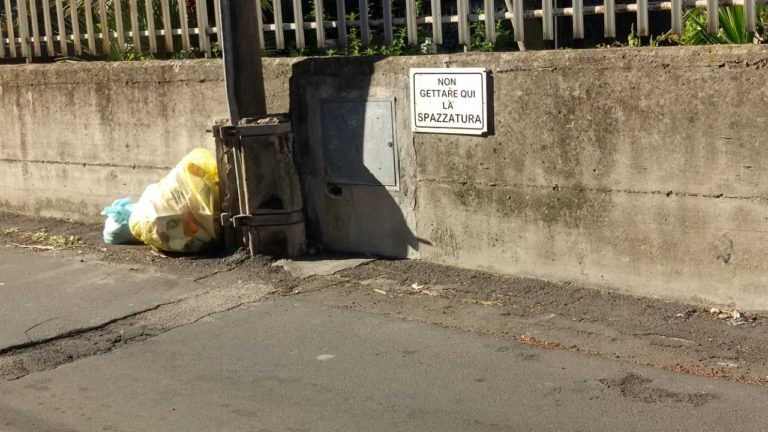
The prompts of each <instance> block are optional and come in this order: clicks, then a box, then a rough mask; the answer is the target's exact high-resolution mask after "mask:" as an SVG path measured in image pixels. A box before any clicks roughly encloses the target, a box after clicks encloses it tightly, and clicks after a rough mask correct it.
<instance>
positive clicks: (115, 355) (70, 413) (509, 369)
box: [0, 298, 768, 432]
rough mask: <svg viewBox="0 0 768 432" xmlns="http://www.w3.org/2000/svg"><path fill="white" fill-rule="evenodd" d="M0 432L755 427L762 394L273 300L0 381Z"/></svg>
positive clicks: (761, 426) (761, 417) (760, 419)
mask: <svg viewBox="0 0 768 432" xmlns="http://www.w3.org/2000/svg"><path fill="white" fill-rule="evenodd" d="M0 395H1V397H0V430H3V431H7V432H31V431H35V432H52V431H80V432H87V431H94V432H95V431H186V432H194V431H334V432H337V431H441V432H443V431H457V432H459V431H461V432H464V431H509V430H540V431H556V430H561V431H577V430H583V431H602V430H621V431H632V430H644V431H665V432H666V431H675V430H685V431H688V430H698V431H711V430H732V429H734V428H738V429H739V430H742V431H762V430H765V424H768V414H766V412H765V406H766V404H768V393H766V392H765V391H764V388H762V387H756V386H748V385H742V384H735V383H730V382H726V381H722V380H713V379H706V378H701V377H693V376H688V375H681V374H674V373H669V372H664V371H660V370H657V369H651V368H643V367H638V366H631V365H628V364H626V363H623V362H617V361H610V360H605V359H599V358H592V357H588V356H583V355H577V354H573V353H568V352H562V351H553V350H546V349H541V348H537V347H530V346H525V345H520V344H516V343H513V342H508V341H502V340H499V339H496V338H492V337H485V336H479V335H476V334H471V333H464V332H456V331H450V330H445V329H441V328H438V327H435V326H431V325H425V324H421V323H414V322H407V321H400V320H394V319H387V318H382V317H377V316H373V315H369V314H365V313H359V312H351V311H347V310H342V309H336V308H329V307H324V306H319V305H315V304H309V303H305V302H301V301H297V300H296V299H295V298H281V299H278V300H270V301H266V302H263V303H259V304H255V305H251V306H248V307H244V308H240V309H237V310H234V311H231V312H225V313H222V314H217V315H214V316H211V317H209V318H207V319H205V320H202V321H200V322H198V323H195V324H192V325H189V326H185V327H182V328H179V329H176V330H173V331H170V332H167V333H165V334H162V335H160V336H158V337H155V338H152V339H150V340H147V341H145V342H141V343H137V344H134V345H132V346H129V347H126V348H122V349H118V350H116V351H113V352H111V353H109V354H106V355H101V356H94V357H91V358H88V359H85V360H82V361H78V362H75V363H72V364H69V365H66V366H63V367H61V368H58V369H55V370H52V371H48V372H44V373H39V374H34V375H30V376H27V377H25V378H22V379H20V380H17V381H12V382H7V383H4V384H0Z"/></svg>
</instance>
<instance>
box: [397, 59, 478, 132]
mask: <svg viewBox="0 0 768 432" xmlns="http://www.w3.org/2000/svg"><path fill="white" fill-rule="evenodd" d="M410 75H411V124H412V125H413V131H414V132H433V133H445V134H472V135H481V134H483V133H485V132H488V118H487V117H488V89H487V85H486V71H485V69H484V68H442V69H411V74H410Z"/></svg>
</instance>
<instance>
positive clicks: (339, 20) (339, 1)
mask: <svg viewBox="0 0 768 432" xmlns="http://www.w3.org/2000/svg"><path fill="white" fill-rule="evenodd" d="M336 28H337V29H338V30H339V39H338V45H339V46H341V47H346V46H347V7H346V5H345V4H344V0H336Z"/></svg>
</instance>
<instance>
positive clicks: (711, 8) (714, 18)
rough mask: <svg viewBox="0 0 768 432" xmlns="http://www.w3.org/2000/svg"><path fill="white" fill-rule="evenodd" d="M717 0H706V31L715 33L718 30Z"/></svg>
mask: <svg viewBox="0 0 768 432" xmlns="http://www.w3.org/2000/svg"><path fill="white" fill-rule="evenodd" d="M718 15H719V14H718V1H717V0H707V31H708V32H709V33H712V34H717V32H719V31H720V17H719V16H718Z"/></svg>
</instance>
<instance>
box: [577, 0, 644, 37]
mask: <svg viewBox="0 0 768 432" xmlns="http://www.w3.org/2000/svg"><path fill="white" fill-rule="evenodd" d="M638 1H640V0H638ZM573 38H574V39H584V0H573Z"/></svg>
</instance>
